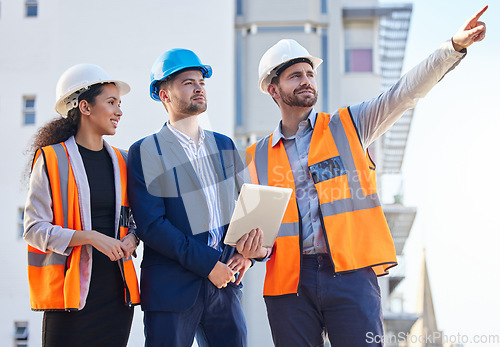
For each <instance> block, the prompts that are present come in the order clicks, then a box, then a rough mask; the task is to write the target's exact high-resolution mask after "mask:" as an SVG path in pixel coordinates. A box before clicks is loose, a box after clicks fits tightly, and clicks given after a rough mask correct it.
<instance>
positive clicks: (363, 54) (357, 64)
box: [345, 49, 373, 72]
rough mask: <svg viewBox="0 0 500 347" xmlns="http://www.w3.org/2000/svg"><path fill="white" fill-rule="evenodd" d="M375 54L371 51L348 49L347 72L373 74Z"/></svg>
mask: <svg viewBox="0 0 500 347" xmlns="http://www.w3.org/2000/svg"><path fill="white" fill-rule="evenodd" d="M372 71H373V52H372V50H371V49H346V50H345V72H372Z"/></svg>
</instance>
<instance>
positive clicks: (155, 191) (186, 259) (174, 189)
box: [128, 126, 243, 312]
mask: <svg viewBox="0 0 500 347" xmlns="http://www.w3.org/2000/svg"><path fill="white" fill-rule="evenodd" d="M205 144H206V146H207V149H208V151H209V154H210V158H211V160H212V163H213V166H214V168H215V172H216V177H217V181H218V187H219V190H218V191H219V197H220V202H221V216H222V220H223V224H226V227H225V230H227V224H229V220H230V218H231V214H232V211H233V209H234V204H235V200H236V199H237V196H238V194H239V189H240V188H241V184H242V179H241V175H240V174H241V173H242V170H243V164H242V162H241V159H240V157H239V155H238V153H237V151H236V148H235V146H234V143H233V141H232V140H231V139H230V138H229V137H227V136H224V135H221V134H218V133H214V132H209V131H205ZM128 197H129V202H130V206H131V208H132V212H133V215H134V219H135V222H136V224H137V234H138V236H139V238H140V239H141V240H142V241H143V242H144V255H143V260H142V263H141V282H140V283H141V305H142V309H143V310H144V311H171V312H182V311H185V310H187V309H189V308H190V307H191V306H192V305H193V304H194V302H195V300H196V298H197V296H198V292H199V290H200V286H201V284H202V281H203V279H204V278H207V277H208V275H209V273H210V272H211V271H212V269H213V267H214V266H215V264H216V263H217V261H218V260H219V258H220V256H221V252H219V251H217V250H216V249H214V248H211V247H209V246H208V245H207V241H208V225H209V224H208V223H209V220H210V219H209V213H208V206H207V203H206V198H205V196H204V194H203V191H202V188H201V184H200V181H199V179H198V177H197V175H196V173H195V171H194V169H193V166H192V164H191V163H190V162H189V159H188V157H187V155H186V154H185V152H184V149H183V148H182V147H181V145H180V143H179V141H178V140H177V138H176V137H175V135H174V134H173V133H172V132H171V131H170V130H169V129H168V127H167V126H164V127H163V128H162V129H161V130H160V131H159V132H158V133H156V134H153V135H150V136H148V137H146V138H144V139H141V140H139V141H137V142H136V143H134V144H133V145H132V146H131V147H130V149H129V155H128ZM221 246H222V247H223V248H224V246H225V245H224V244H222V242H221ZM227 247H229V248H228V249H227V250H226V252H224V253H225V254H226V253H227V251H230V252H231V253H230V254H232V252H233V251H234V248H233V247H230V246H227Z"/></svg>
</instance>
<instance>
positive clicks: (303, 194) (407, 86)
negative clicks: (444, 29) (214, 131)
mask: <svg viewBox="0 0 500 347" xmlns="http://www.w3.org/2000/svg"><path fill="white" fill-rule="evenodd" d="M464 56H465V53H460V52H456V51H455V49H454V48H453V46H452V44H451V41H447V42H445V43H444V44H443V45H442V46H441V47H440V48H439V49H437V50H436V51H435V52H434V53H432V54H431V55H430V56H429V57H428V58H427V59H426V60H424V61H423V62H421V63H420V64H418V65H417V66H415V67H414V68H413V69H411V70H410V71H409V72H408V73H407V74H406V75H404V76H403V77H401V79H400V80H399V81H398V82H397V83H396V84H395V85H393V86H392V87H391V88H390V89H389V90H387V91H386V92H384V93H382V94H380V95H379V96H378V97H376V98H373V99H371V100H369V101H365V102H362V103H360V104H357V105H354V106H351V107H350V111H351V116H352V118H353V120H354V123H355V125H356V127H357V129H358V131H359V135H360V138H361V143H362V145H363V148H365V149H366V148H367V147H368V146H369V145H370V144H371V143H372V142H373V141H375V140H376V139H377V138H378V137H379V136H381V135H382V134H383V133H385V132H386V131H387V130H389V128H390V127H391V126H392V125H393V124H394V123H395V122H396V121H397V120H398V119H399V118H400V117H401V116H402V115H403V113H404V112H405V111H406V110H408V109H411V108H413V107H415V105H416V104H417V102H418V100H419V99H420V98H422V97H424V96H425V95H426V94H427V93H428V92H429V91H430V90H431V89H432V87H434V85H436V83H437V82H439V81H440V80H441V79H442V78H443V77H444V75H446V74H447V73H448V72H449V71H451V70H452V69H454V68H455V66H457V65H458V63H459V62H460V60H461V59H462V58H463V57H464ZM315 123H316V111H315V110H314V109H312V110H311V112H310V113H309V116H308V118H307V119H305V120H303V121H301V122H300V123H299V128H298V130H297V133H296V134H295V135H293V136H290V137H288V138H285V137H284V136H283V133H282V132H281V122H280V123H279V125H278V127H277V128H276V129H275V130H274V133H273V143H272V146H273V147H274V146H275V145H276V144H277V143H278V142H279V140H282V141H283V144H284V146H285V150H286V153H287V156H288V161H289V162H290V167H291V169H292V173H293V178H294V182H295V193H296V197H297V204H298V207H299V213H300V217H301V220H302V237H303V253H304V254H312V253H326V252H327V248H326V243H325V238H324V235H323V229H322V227H321V221H320V218H319V202H318V193H317V191H316V188H315V186H314V183H313V180H312V178H311V175H310V172H309V167H308V165H307V161H308V156H309V146H310V144H311V137H312V133H313V129H314V125H315Z"/></svg>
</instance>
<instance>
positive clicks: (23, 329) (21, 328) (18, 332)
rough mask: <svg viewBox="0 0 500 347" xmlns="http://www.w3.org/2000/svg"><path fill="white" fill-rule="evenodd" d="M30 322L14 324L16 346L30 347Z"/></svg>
mask: <svg viewBox="0 0 500 347" xmlns="http://www.w3.org/2000/svg"><path fill="white" fill-rule="evenodd" d="M28 335H29V331H28V322H14V346H15V347H27V346H28Z"/></svg>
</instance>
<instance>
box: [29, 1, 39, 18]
mask: <svg viewBox="0 0 500 347" xmlns="http://www.w3.org/2000/svg"><path fill="white" fill-rule="evenodd" d="M37 16H38V1H37V0H26V17H37Z"/></svg>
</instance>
